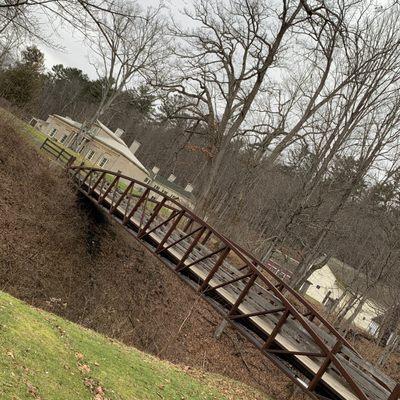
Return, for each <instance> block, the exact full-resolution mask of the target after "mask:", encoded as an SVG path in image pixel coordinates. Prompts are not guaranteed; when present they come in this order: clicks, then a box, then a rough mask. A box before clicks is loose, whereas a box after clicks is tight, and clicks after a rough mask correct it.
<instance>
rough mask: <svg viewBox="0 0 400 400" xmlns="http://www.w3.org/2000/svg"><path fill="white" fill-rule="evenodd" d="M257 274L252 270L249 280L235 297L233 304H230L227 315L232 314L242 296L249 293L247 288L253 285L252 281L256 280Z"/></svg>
mask: <svg viewBox="0 0 400 400" xmlns="http://www.w3.org/2000/svg"><path fill="white" fill-rule="evenodd" d="M257 277H258V275H257V273H256V272H254V273H253V274H252V275H250V277H249V281H248V282H247V283H246V286H245V287H244V288H243V290H242V291H241V292H240V295H239V297H238V298H237V299H236V301H235V304H234V305H233V306H232V308H231V309H230V311H229V313H228V316H231V315H234V314H235V313H236V311H237V310H238V308H239V306H240V304H241V303H242V301H243V300H244V298H245V297H246V296H247V294H248V293H249V290H250V289H251V287H252V286H253V284H254V282H255V281H256V279H257Z"/></svg>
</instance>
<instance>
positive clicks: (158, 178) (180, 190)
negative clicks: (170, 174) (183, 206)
mask: <svg viewBox="0 0 400 400" xmlns="http://www.w3.org/2000/svg"><path fill="white" fill-rule="evenodd" d="M153 181H154V182H155V183H159V184H160V185H162V186H166V187H169V188H170V189H171V190H173V191H174V192H176V193H179V194H180V195H181V196H183V197H186V198H187V199H188V200H190V201H194V196H193V193H191V192H188V191H187V190H185V189H184V188H183V187H182V186H180V185H178V184H177V183H175V182H171V181H169V180H168V179H166V178H164V177H163V176H160V175H156V176H155V175H154V174H153Z"/></svg>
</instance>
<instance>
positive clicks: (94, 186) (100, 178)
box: [88, 172, 106, 194]
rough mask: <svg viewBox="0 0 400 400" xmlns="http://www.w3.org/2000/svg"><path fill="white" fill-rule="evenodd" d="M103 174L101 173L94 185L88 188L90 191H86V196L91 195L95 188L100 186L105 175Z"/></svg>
mask: <svg viewBox="0 0 400 400" xmlns="http://www.w3.org/2000/svg"><path fill="white" fill-rule="evenodd" d="M105 174H106V173H105V172H102V173H101V174H100V177H99V179H97V181H96V182H95V184H94V185H93V186H92V187H91V188H90V190H89V191H88V194H92V193H93V192H94V191H95V189H96V188H97V186H98V185H99V184H100V182H101V181H102V179H103V178H104V175H105Z"/></svg>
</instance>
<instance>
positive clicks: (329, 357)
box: [308, 341, 342, 391]
mask: <svg viewBox="0 0 400 400" xmlns="http://www.w3.org/2000/svg"><path fill="white" fill-rule="evenodd" d="M341 347H342V343H341V342H340V341H337V342H336V343H335V345H334V346H333V348H332V350H331V351H330V352H329V353H328V354H327V356H326V358H325V360H324V362H323V363H322V365H321V366H320V368H319V370H318V372H317V373H316V374H315V376H314V378H313V379H312V380H311V381H310V383H309V384H308V390H311V391H313V390H315V388H316V387H317V385H318V382H319V381H320V380H321V378H322V375H324V373H325V372H326V370H327V369H328V367H329V365H330V364H331V362H332V356H333V355H335V354H336V353H337V352H338V351H340V349H341Z"/></svg>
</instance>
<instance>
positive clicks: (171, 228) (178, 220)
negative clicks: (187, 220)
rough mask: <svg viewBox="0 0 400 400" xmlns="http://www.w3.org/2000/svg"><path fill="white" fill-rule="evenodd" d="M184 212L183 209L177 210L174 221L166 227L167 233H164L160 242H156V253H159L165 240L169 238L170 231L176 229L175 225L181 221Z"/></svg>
mask: <svg viewBox="0 0 400 400" xmlns="http://www.w3.org/2000/svg"><path fill="white" fill-rule="evenodd" d="M184 214H185V211H184V210H181V211H180V212H179V214H178V215H177V217H176V218H175V221H174V222H173V223H172V225H171V227H170V228H169V229H168V231H167V233H166V234H165V235H164V237H163V238H162V240H161V242H160V243H159V244H158V246H157V249H156V254H157V253H159V252H160V251H161V250H162V248H163V246H164V244H165V242H166V241H167V240H168V239H169V237H170V236H171V235H172V232H173V231H174V230H175V229H176V227H177V226H178V224H179V222H180V221H181V219H182V217H183V215H184Z"/></svg>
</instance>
